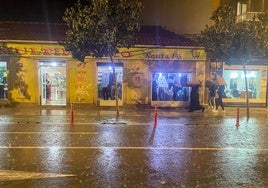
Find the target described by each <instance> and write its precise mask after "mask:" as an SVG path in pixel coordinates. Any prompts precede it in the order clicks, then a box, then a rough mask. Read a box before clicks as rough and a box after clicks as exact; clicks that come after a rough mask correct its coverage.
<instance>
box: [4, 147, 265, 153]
mask: <svg viewBox="0 0 268 188" xmlns="http://www.w3.org/2000/svg"><path fill="white" fill-rule="evenodd" d="M0 149H83V150H105V149H116V150H189V151H251V152H268V148H233V147H227V148H201V147H196V148H190V147H189V148H188V147H131V146H130V147H128V146H125V147H116V146H110V147H105V146H100V147H97V146H81V147H79V146H77V147H76V146H0Z"/></svg>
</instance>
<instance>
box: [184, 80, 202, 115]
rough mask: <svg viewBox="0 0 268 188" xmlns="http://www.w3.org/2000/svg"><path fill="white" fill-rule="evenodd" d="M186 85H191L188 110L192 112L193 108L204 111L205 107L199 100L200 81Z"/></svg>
mask: <svg viewBox="0 0 268 188" xmlns="http://www.w3.org/2000/svg"><path fill="white" fill-rule="evenodd" d="M188 85H189V86H190V87H191V93H190V106H189V111H188V112H193V111H195V110H202V112H204V110H205V107H203V106H201V105H200V102H199V87H200V86H201V82H200V81H198V82H193V83H189V84H188Z"/></svg>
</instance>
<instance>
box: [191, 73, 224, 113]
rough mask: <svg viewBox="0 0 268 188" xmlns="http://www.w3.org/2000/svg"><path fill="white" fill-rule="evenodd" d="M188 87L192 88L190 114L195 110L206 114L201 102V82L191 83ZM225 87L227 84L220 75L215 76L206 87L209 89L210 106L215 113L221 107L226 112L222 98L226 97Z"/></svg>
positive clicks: (207, 82) (208, 81)
mask: <svg viewBox="0 0 268 188" xmlns="http://www.w3.org/2000/svg"><path fill="white" fill-rule="evenodd" d="M188 86H189V87H191V93H190V105H189V112H193V111H195V110H201V111H202V112H204V110H205V107H203V106H202V105H200V102H199V87H200V86H201V81H194V82H190V83H188ZM225 86H226V82H225V80H224V78H223V77H222V76H220V75H213V77H212V79H209V80H207V81H206V87H207V88H208V89H209V99H208V104H209V108H210V109H211V110H212V111H213V112H217V110H218V108H219V107H221V109H222V110H224V105H223V102H222V98H223V97H225V91H224V90H225Z"/></svg>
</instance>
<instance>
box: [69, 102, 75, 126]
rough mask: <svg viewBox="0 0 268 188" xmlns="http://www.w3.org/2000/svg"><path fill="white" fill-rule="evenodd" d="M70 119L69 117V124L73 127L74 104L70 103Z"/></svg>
mask: <svg viewBox="0 0 268 188" xmlns="http://www.w3.org/2000/svg"><path fill="white" fill-rule="evenodd" d="M70 115H71V117H70V123H71V125H73V124H74V104H73V103H71V114H70Z"/></svg>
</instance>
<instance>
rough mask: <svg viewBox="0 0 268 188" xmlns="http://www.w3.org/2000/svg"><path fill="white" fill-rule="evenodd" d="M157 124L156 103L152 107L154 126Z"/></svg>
mask: <svg viewBox="0 0 268 188" xmlns="http://www.w3.org/2000/svg"><path fill="white" fill-rule="evenodd" d="M156 125H157V105H155V107H154V126H156Z"/></svg>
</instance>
